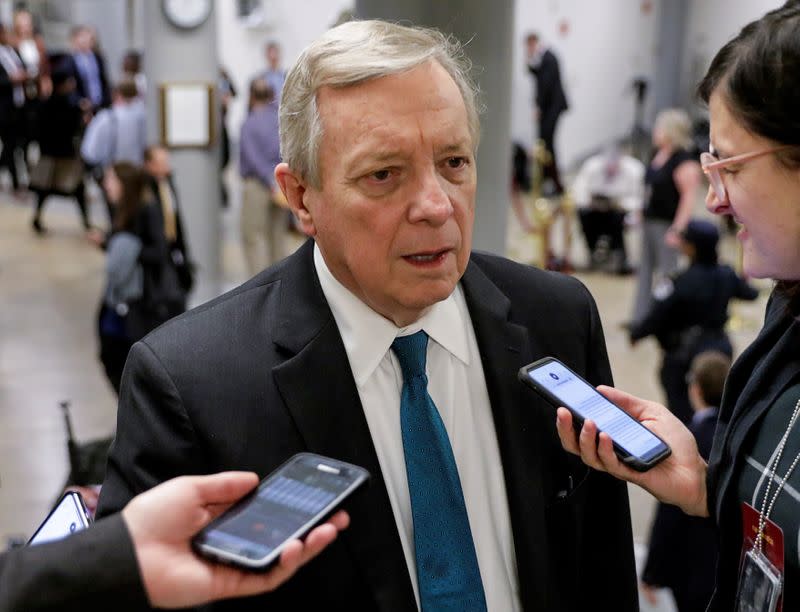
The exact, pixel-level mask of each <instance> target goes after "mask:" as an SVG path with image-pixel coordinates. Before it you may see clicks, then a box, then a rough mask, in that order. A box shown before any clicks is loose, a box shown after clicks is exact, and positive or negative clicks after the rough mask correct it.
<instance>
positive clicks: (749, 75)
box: [557, 0, 800, 612]
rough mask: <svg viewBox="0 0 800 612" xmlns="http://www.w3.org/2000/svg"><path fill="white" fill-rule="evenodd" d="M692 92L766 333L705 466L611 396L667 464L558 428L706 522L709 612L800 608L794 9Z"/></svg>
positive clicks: (751, 33) (640, 404)
mask: <svg viewBox="0 0 800 612" xmlns="http://www.w3.org/2000/svg"><path fill="white" fill-rule="evenodd" d="M699 93H700V96H701V97H702V98H703V100H704V101H706V102H707V103H708V106H709V110H710V122H711V134H710V136H711V151H710V152H709V153H708V154H706V155H704V156H703V158H702V165H703V169H704V171H705V172H706V174H707V175H708V178H709V183H710V187H709V191H708V196H707V198H706V205H707V207H708V209H709V210H710V211H712V212H713V213H715V214H718V215H730V216H732V217H733V218H734V219H735V220H736V221H737V222H738V223H739V224H740V225H741V226H742V227H741V230H740V232H739V234H738V239H739V240H740V241H741V243H742V249H743V254H744V259H743V264H744V271H745V273H746V274H748V275H749V276H753V277H758V278H772V279H775V280H776V281H777V284H776V286H775V289H774V291H773V294H772V296H771V298H770V301H769V304H768V306H767V313H766V319H765V323H764V327H763V329H762V330H761V332H760V333H759V335H758V337H757V338H756V340H755V341H754V342H753V344H752V345H751V346H750V347H749V348H748V349H747V350H746V351H745V352H744V353H743V354H742V356H741V357H740V358H739V359H738V360H737V362H736V364H735V365H734V366H733V368H732V370H731V373H730V376H729V377H728V380H727V382H726V385H725V393H724V395H723V399H722V405H721V407H720V414H719V421H718V425H717V429H716V433H715V437H714V446H713V449H712V452H711V456H710V459H709V462H708V465H706V462H705V461H704V460H703V459H702V457H701V456H700V454H699V453H698V451H697V445H696V444H695V441H694V439H693V438H692V436H691V434H690V433H689V431H688V430H687V429H686V427H685V426H684V425H683V424H682V423H681V422H680V421H679V420H678V419H677V418H675V417H674V416H673V415H672V414H671V413H670V412H669V411H668V410H667V409H666V408H665V407H663V406H661V405H659V404H657V403H655V402H649V401H646V400H642V399H639V398H636V397H634V396H632V395H629V394H627V393H624V392H622V391H618V390H615V389H612V388H609V387H601V388H600V389H601V391H602V392H603V393H604V394H605V395H606V396H607V397H608V398H609V399H611V400H612V401H613V402H615V403H617V404H618V405H620V406H622V407H623V408H624V409H626V410H627V411H628V412H629V413H630V414H631V415H632V416H633V417H634V418H636V419H637V420H639V421H640V422H641V423H642V424H644V425H645V426H646V427H647V428H649V429H651V430H652V431H654V432H655V433H656V434H658V435H659V436H660V437H662V438H663V439H664V440H665V441H666V442H667V443H668V444H669V445H670V447H671V448H672V455H671V456H670V457H669V458H667V459H666V460H665V461H663V462H662V463H660V464H659V465H657V466H655V467H654V468H653V469H651V470H650V471H648V472H644V473H637V472H634V471H632V470H631V469H629V468H627V467H626V466H625V465H623V464H622V463H621V462H620V460H619V459H618V458H617V457H616V456H615V454H614V452H613V448H612V443H611V439H610V438H609V437H608V435H607V434H605V433H600V434H599V439H597V437H598V431H597V427H596V425H595V424H594V423H593V422H591V421H588V420H587V421H586V422H585V424H584V426H583V428H582V430H581V432H580V434H579V435H577V436H576V435H575V433H574V431H573V429H572V419H571V416H570V414H569V412H568V411H567V410H566V409H564V408H559V410H558V417H557V427H558V431H559V436H560V437H561V442H562V444H563V446H564V448H565V449H567V450H568V451H570V452H572V453H575V454H579V455H580V456H581V457H582V459H583V461H584V462H586V463H587V464H588V465H589V466H591V467H593V468H595V469H597V470H603V471H608V472H610V473H611V474H613V475H615V476H617V477H619V478H623V479H625V480H628V481H630V482H633V483H635V484H638V485H640V486H642V487H643V488H645V489H646V490H648V491H650V492H651V493H652V494H653V495H655V496H656V497H657V498H658V499H660V500H661V501H663V502H666V503H670V504H675V505H677V506H680V507H681V508H682V509H683V510H684V511H685V512H687V513H688V514H692V515H696V516H710V517H711V518H712V519H713V521H714V522H715V524H716V526H717V530H718V534H719V546H720V556H719V564H718V567H717V577H716V590H715V593H714V597H713V598H712V600H711V603H710V606H709V610H711V611H714V612H716V611H723V610H724V611H726V612H727V611H730V610H774V609H776V607H775V606H776V605H777V599H778V598H779V597H782V599H783V609H784V610H800V550H798V549H799V548H800V466H798V464H799V463H800V423H798V421H800V320H798V315H800V113H798V109H800V2H797V0H790V1H789V2H787V3H786V4H785V5H784V6H783V7H782V8H780V9H777V10H775V11H772V12H770V13H768V14H766V15H765V16H764V17H762V18H761V19H760V20H758V21H755V22H753V23H751V24H749V25H747V26H746V27H745V28H744V29H743V30H742V31H741V32H740V33H739V35H738V36H736V37H735V38H734V39H733V40H731V41H730V42H729V43H728V44H726V45H725V46H724V47H723V48H722V49H721V50H720V51H719V52H718V53H717V55H716V57H715V58H714V60H713V61H712V63H711V67H710V68H709V70H708V73H707V74H706V76H705V77H704V79H703V81H702V83H701V84H700V87H699ZM679 535H680V534H677V535H676V537H679Z"/></svg>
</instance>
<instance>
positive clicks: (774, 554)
mask: <svg viewBox="0 0 800 612" xmlns="http://www.w3.org/2000/svg"><path fill="white" fill-rule="evenodd" d="M758 524H759V512H758V510H756V509H754V508H753V507H752V506H751V505H750V504H747V503H742V527H743V531H744V532H743V534H742V535H743V538H742V542H743V543H742V561H741V569H740V570H739V587H738V590H737V592H736V612H780V611H781V610H782V609H783V601H782V597H781V595H782V593H783V569H784V558H783V530H781V528H780V527H778V526H777V525H776V524H775V523H773V522H772V521H770V520H769V519H765V522H764V535H763V536H762V539H761V547H760V548H759V547H758V546H756V540H757V539H758Z"/></svg>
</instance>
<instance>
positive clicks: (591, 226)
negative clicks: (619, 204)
mask: <svg viewBox="0 0 800 612" xmlns="http://www.w3.org/2000/svg"><path fill="white" fill-rule="evenodd" d="M578 217H579V218H580V222H581V229H582V230H583V235H584V236H585V237H586V246H587V247H588V248H589V253H590V254H592V253H594V251H595V249H596V248H597V242H598V241H599V240H600V238H601V237H602V236H608V242H609V245H608V248H609V249H610V250H612V251H620V252H621V253H622V260H623V262H626V261H627V259H628V256H627V253H626V252H625V238H624V235H623V233H624V230H625V213H624V212H623V211H621V210H598V209H596V208H582V209H580V210H579V211H578Z"/></svg>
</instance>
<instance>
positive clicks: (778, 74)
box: [697, 0, 800, 315]
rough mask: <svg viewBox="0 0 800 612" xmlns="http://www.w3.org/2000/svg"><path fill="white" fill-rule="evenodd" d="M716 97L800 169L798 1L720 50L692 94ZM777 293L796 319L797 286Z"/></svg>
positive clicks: (756, 23) (788, 285)
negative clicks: (783, 296)
mask: <svg viewBox="0 0 800 612" xmlns="http://www.w3.org/2000/svg"><path fill="white" fill-rule="evenodd" d="M715 91H719V93H720V94H722V97H723V99H724V101H725V105H726V106H727V108H728V110H729V111H730V112H731V114H732V115H733V116H734V117H736V118H737V119H738V120H740V121H741V123H742V125H743V126H744V127H745V129H747V130H748V131H749V132H751V133H752V134H755V135H757V136H760V137H762V138H766V139H768V140H771V141H773V142H776V143H778V144H783V145H789V148H788V149H786V150H784V151H780V152H778V153H776V154H775V155H776V157H777V158H778V159H779V160H780V161H781V162H782V163H783V164H784V165H785V166H787V167H789V168H792V169H796V168H800V112H798V109H800V1H798V0H789V1H788V2H786V4H784V5H783V6H782V7H781V8H779V9H776V10H774V11H770V12H769V13H767V14H766V15H764V16H763V17H762V18H761V19H759V20H758V21H754V22H752V23H749V24H748V25H746V26H745V27H744V28H742V31H741V32H739V34H738V35H737V36H736V37H735V38H734V39H733V40H731V41H729V42H728V43H727V44H726V45H725V46H724V47H722V49H720V50H719V52H718V53H717V55H716V56H715V57H714V59H713V60H712V61H711V66H710V67H709V69H708V72H707V73H706V75H705V77H703V80H702V81H701V82H700V85H699V86H698V88H697V93H698V95H699V96H700V98H701V99H702V100H703V101H704V102H705V103H706V104H708V101H709V99H710V98H711V95H712V94H713V93H714V92H715ZM798 272H799V273H800V270H799V271H798ZM778 288H779V290H781V291H783V292H784V293H785V294H786V295H787V296H788V297H789V308H790V310H791V311H792V312H793V313H794V314H795V315H797V314H800V282H797V281H791V282H788V281H783V282H780V283H778Z"/></svg>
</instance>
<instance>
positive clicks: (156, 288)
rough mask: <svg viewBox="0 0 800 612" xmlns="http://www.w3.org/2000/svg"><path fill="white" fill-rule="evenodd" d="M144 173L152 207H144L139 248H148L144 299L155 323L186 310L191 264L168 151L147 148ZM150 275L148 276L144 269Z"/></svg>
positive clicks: (152, 146) (158, 148)
mask: <svg viewBox="0 0 800 612" xmlns="http://www.w3.org/2000/svg"><path fill="white" fill-rule="evenodd" d="M144 170H145V172H146V173H147V174H148V176H149V177H150V180H149V187H150V191H151V195H152V201H153V204H154V205H153V206H151V207H147V208H146V210H147V211H148V214H147V221H146V223H145V226H146V229H145V232H146V237H145V238H144V240H143V248H144V249H145V251H146V250H147V247H148V246H150V247H152V249H153V250H152V256H151V257H149V258H148V261H146V262H145V261H144V260H143V263H144V264H145V283H147V282H148V279H152V284H151V286H149V287H148V286H146V287H145V297H146V298H147V297H148V296H147V293H148V290H149V291H150V297H149V299H150V302H151V307H152V309H153V313H152V314H153V315H154V317H155V320H159V319H160V321H159V324H160V323H163V322H164V321H166V320H167V319H170V318H172V317H174V316H176V315H179V314H180V313H182V312H183V311H184V310H186V299H187V296H188V295H189V292H190V291H191V290H192V287H193V286H194V264H192V261H191V259H190V256H189V247H188V241H187V239H186V232H185V231H184V224H183V215H182V213H181V207H180V201H179V198H178V193H177V191H176V190H175V182H174V181H173V178H172V163H171V160H170V156H169V151H167V149H166V148H165V147H163V146H160V145H151V146H149V147H147V148H146V149H145V152H144ZM148 266H150V267H151V270H150V272H151V273H152V274H151V275H150V276H148V273H147V272H148V270H147V267H148Z"/></svg>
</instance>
